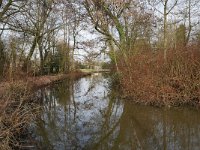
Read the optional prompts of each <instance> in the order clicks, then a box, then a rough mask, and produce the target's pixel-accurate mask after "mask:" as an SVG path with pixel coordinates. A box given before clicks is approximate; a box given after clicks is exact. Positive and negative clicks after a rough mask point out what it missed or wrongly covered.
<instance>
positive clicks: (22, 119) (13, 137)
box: [0, 82, 39, 150]
mask: <svg viewBox="0 0 200 150" xmlns="http://www.w3.org/2000/svg"><path fill="white" fill-rule="evenodd" d="M38 108H39V107H38V105H37V103H36V102H33V99H30V89H29V88H28V86H27V85H26V84H25V83H24V82H15V83H13V84H10V87H9V89H8V90H7V91H6V93H5V94H4V95H3V97H2V98H1V99H0V149H5V150H9V149H13V148H17V149H18V148H20V146H21V144H22V143H21V142H22V141H20V140H21V136H22V135H26V134H27V127H28V126H29V125H30V122H31V121H32V120H33V118H34V117H35V116H36V115H37V112H38V111H37V110H38Z"/></svg>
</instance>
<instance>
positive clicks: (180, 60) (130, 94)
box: [120, 46, 200, 106]
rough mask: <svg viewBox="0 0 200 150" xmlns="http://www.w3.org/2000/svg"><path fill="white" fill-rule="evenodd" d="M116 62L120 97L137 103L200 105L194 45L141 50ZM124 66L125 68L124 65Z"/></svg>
mask: <svg viewBox="0 0 200 150" xmlns="http://www.w3.org/2000/svg"><path fill="white" fill-rule="evenodd" d="M128 60H129V62H128V65H125V64H124V63H122V62H121V63H120V72H121V73H122V78H121V84H122V86H123V91H124V96H125V97H126V98H129V99H131V100H134V101H135V102H137V103H144V104H148V105H157V106H162V105H167V106H172V105H173V106H175V105H182V104H191V105H195V106H197V105H199V104H200V51H199V49H198V48H197V47H192V46H191V47H189V48H185V49H181V50H169V51H168V57H167V60H164V59H163V52H145V53H140V54H137V55H135V56H132V57H129V58H128ZM124 66H126V67H124Z"/></svg>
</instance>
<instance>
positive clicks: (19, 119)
mask: <svg viewBox="0 0 200 150" xmlns="http://www.w3.org/2000/svg"><path fill="white" fill-rule="evenodd" d="M87 75H89V73H83V72H73V73H70V74H59V75H47V76H39V77H26V78H24V79H21V80H17V81H13V82H3V83H1V84H0V149H6V150H7V149H12V148H17V149H20V148H22V147H21V146H22V145H21V141H20V140H21V138H22V137H26V136H27V135H26V134H27V127H28V126H29V125H30V122H31V121H32V120H34V119H35V117H36V116H37V114H38V113H39V109H40V105H39V102H38V99H37V97H33V96H32V95H33V93H34V91H36V90H37V89H39V88H41V87H44V86H48V85H51V84H54V83H57V82H60V81H62V80H64V79H66V78H72V79H77V78H80V77H83V76H87Z"/></svg>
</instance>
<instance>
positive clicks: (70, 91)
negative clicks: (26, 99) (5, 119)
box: [35, 74, 200, 150]
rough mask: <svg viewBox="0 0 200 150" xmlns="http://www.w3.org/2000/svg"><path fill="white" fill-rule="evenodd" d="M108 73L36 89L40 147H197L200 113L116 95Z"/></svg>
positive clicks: (37, 130) (117, 93) (125, 148)
mask: <svg viewBox="0 0 200 150" xmlns="http://www.w3.org/2000/svg"><path fill="white" fill-rule="evenodd" d="M110 80H111V79H110V77H109V76H103V75H101V74H100V75H93V76H91V77H84V78H81V79H79V80H76V81H74V80H65V81H63V82H62V83H60V84H57V85H55V86H54V87H53V88H45V89H42V90H40V91H38V94H39V95H40V97H41V100H42V102H43V112H42V114H41V117H40V119H38V120H37V122H36V124H35V139H36V141H38V143H39V144H38V146H39V148H41V149H59V150H62V149H63V150H64V149H101V150H107V149H109V150H110V149H113V150H117V149H122V150H129V149H130V150H132V149H152V150H156V149H158V150H159V149H200V143H199V141H200V119H199V118H200V112H199V111H198V110H194V109H190V108H173V109H165V108H155V107H149V106H140V105H135V104H132V103H130V102H128V101H124V100H122V99H120V96H119V95H120V94H121V93H120V92H119V91H118V90H116V89H114V88H112V86H110V82H111V81H110Z"/></svg>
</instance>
